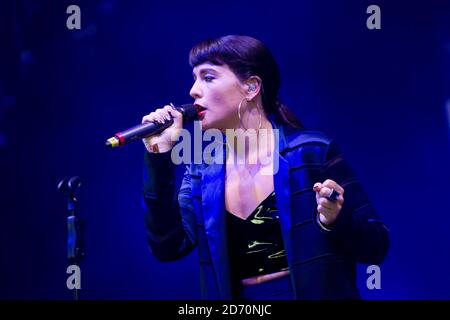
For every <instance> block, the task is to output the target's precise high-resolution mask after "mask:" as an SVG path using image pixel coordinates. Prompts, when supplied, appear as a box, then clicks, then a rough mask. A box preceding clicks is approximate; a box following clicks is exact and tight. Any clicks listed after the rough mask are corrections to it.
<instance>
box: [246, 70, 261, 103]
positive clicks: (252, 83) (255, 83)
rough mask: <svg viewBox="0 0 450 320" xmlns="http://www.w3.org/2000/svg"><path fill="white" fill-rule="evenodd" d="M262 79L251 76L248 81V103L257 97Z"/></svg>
mask: <svg viewBox="0 0 450 320" xmlns="http://www.w3.org/2000/svg"><path fill="white" fill-rule="evenodd" d="M261 83H262V81H261V78H260V77H258V76H251V77H250V78H248V79H247V81H246V85H247V101H251V100H252V99H253V98H254V97H256V96H257V95H258V94H259V92H260V90H261Z"/></svg>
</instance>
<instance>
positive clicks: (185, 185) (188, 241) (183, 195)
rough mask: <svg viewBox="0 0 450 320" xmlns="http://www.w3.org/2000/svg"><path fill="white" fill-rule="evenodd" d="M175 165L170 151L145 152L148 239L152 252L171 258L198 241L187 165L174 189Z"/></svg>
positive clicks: (178, 256)
mask: <svg viewBox="0 0 450 320" xmlns="http://www.w3.org/2000/svg"><path fill="white" fill-rule="evenodd" d="M175 173H176V166H175V164H173V162H172V160H171V152H165V153H158V154H153V153H149V152H146V153H145V156H144V202H145V208H146V213H145V224H146V229H147V239H148V243H149V246H150V249H151V251H152V253H153V255H154V256H155V257H156V258H157V259H159V260H161V261H173V260H176V259H179V258H181V257H183V256H185V255H187V254H188V253H189V252H190V251H191V250H192V249H193V248H194V247H195V246H196V244H197V236H196V234H195V232H196V222H195V213H194V209H193V207H192V200H191V181H190V175H189V168H187V169H186V171H185V173H184V177H183V181H182V184H181V188H180V190H179V191H178V192H177V191H176V190H175Z"/></svg>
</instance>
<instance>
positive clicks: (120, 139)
mask: <svg viewBox="0 0 450 320" xmlns="http://www.w3.org/2000/svg"><path fill="white" fill-rule="evenodd" d="M175 109H176V110H177V111H179V112H181V114H182V115H183V123H186V122H189V121H194V120H197V119H198V111H199V107H198V106H196V105H194V104H183V105H182V106H181V107H175ZM172 124H173V119H172V118H171V119H170V120H165V121H164V123H159V122H147V123H142V124H139V125H137V126H134V127H132V128H129V129H127V130H124V131H121V132H118V133H116V134H115V135H114V136H113V137H111V138H109V139H108V140H107V141H106V143H105V145H106V146H108V147H112V148H114V147H119V146H123V145H126V144H128V143H130V142H133V141H136V140H140V139H142V138H144V137H148V136H152V135H155V134H158V133H160V132H162V131H164V130H165V129H167V128H168V127H170V126H171V125H172Z"/></svg>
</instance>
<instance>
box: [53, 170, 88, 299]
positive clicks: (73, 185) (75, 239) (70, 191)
mask: <svg viewBox="0 0 450 320" xmlns="http://www.w3.org/2000/svg"><path fill="white" fill-rule="evenodd" d="M80 186H81V179H80V178H79V177H77V176H75V177H72V178H70V179H69V178H64V179H63V180H61V182H60V183H59V184H58V191H59V192H61V193H63V194H64V195H65V196H66V197H67V259H68V261H69V265H71V266H73V265H74V266H77V267H78V268H79V265H80V261H81V259H82V258H83V257H84V250H83V246H82V239H81V224H82V221H81V219H80V218H79V217H78V215H77V203H78V199H77V198H76V197H75V193H76V191H77V190H78V188H79V187H80ZM73 300H80V289H77V288H75V289H73Z"/></svg>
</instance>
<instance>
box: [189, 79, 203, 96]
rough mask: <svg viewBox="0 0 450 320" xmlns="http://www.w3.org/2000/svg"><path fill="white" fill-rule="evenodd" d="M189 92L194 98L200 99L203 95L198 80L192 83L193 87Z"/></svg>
mask: <svg viewBox="0 0 450 320" xmlns="http://www.w3.org/2000/svg"><path fill="white" fill-rule="evenodd" d="M189 94H190V95H191V97H192V98H194V99H198V98H200V97H201V90H200V88H199V86H198V83H197V81H195V82H194V84H193V85H192V88H191V91H190V92H189Z"/></svg>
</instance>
